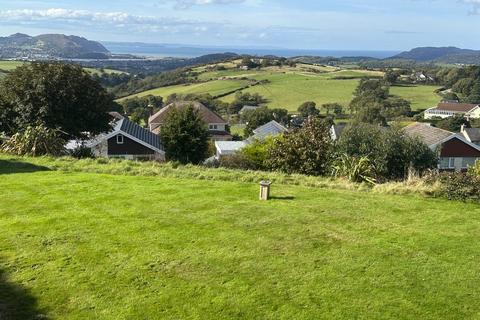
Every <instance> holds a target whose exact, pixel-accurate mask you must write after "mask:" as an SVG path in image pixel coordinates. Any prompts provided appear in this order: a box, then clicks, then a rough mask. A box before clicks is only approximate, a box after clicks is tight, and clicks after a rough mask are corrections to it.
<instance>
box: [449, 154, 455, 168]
mask: <svg viewBox="0 0 480 320" xmlns="http://www.w3.org/2000/svg"><path fill="white" fill-rule="evenodd" d="M448 169H455V158H453V157H449V158H448Z"/></svg>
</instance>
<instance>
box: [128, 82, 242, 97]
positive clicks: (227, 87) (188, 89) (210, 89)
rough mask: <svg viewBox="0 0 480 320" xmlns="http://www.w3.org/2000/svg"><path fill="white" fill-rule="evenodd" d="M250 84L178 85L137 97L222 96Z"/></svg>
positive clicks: (202, 83)
mask: <svg viewBox="0 0 480 320" xmlns="http://www.w3.org/2000/svg"><path fill="white" fill-rule="evenodd" d="M247 84H248V81H246V80H215V81H209V82H201V83H196V84H190V85H176V86H170V87H163V88H158V89H153V90H148V91H144V92H142V93H139V94H136V95H134V96H136V97H144V96H148V95H154V96H161V97H168V96H169V95H171V94H174V93H177V94H188V93H197V94H202V93H210V94H212V95H215V96H216V95H221V94H225V93H228V92H231V91H233V90H236V89H239V88H243V87H245V86H246V85H247ZM132 97H133V96H130V97H126V98H123V99H120V101H121V100H124V99H128V98H132Z"/></svg>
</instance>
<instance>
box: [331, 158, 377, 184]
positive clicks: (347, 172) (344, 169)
mask: <svg viewBox="0 0 480 320" xmlns="http://www.w3.org/2000/svg"><path fill="white" fill-rule="evenodd" d="M333 175H334V176H335V177H337V178H338V177H344V178H347V179H348V180H349V181H351V182H357V183H363V182H366V183H369V184H375V183H376V179H375V166H374V165H373V163H372V162H371V161H370V160H369V159H368V158H367V157H358V158H357V157H350V156H347V155H342V156H340V158H338V159H337V160H336V161H335V164H334V166H333Z"/></svg>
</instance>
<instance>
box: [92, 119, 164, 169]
mask: <svg viewBox="0 0 480 320" xmlns="http://www.w3.org/2000/svg"><path fill="white" fill-rule="evenodd" d="M87 147H89V148H91V149H92V152H93V154H94V155H95V156H97V157H107V158H124V159H129V160H157V161H165V152H164V151H163V147H162V144H161V142H160V137H159V136H158V135H156V134H154V133H152V132H150V131H148V130H147V129H144V128H142V127H140V126H139V125H137V124H136V123H134V122H132V121H130V120H128V119H126V118H123V117H122V118H121V119H119V120H116V122H115V123H114V128H113V131H112V132H110V133H107V134H101V135H99V136H97V137H96V138H95V139H94V140H92V141H90V142H89V143H87Z"/></svg>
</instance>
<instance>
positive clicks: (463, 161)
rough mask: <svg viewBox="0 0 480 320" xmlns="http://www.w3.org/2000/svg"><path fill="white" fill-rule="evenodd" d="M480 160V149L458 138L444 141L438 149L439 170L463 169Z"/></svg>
mask: <svg viewBox="0 0 480 320" xmlns="http://www.w3.org/2000/svg"><path fill="white" fill-rule="evenodd" d="M477 160H480V151H479V150H477V149H475V148H473V147H472V146H469V145H468V144H466V143H465V142H463V141H461V140H460V139H457V138H454V139H452V140H449V141H447V142H445V143H444V144H443V145H442V149H441V150H440V163H439V168H440V169H441V170H455V171H463V170H465V169H467V168H468V167H469V166H472V165H474V164H475V162H476V161H477Z"/></svg>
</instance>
